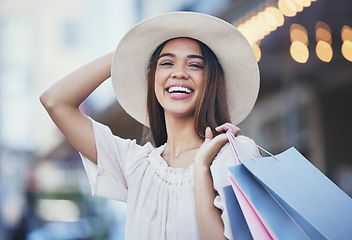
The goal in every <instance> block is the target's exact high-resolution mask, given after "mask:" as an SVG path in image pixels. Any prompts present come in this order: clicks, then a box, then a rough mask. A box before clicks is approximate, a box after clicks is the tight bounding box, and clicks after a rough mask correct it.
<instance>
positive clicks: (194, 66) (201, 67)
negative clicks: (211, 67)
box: [189, 63, 203, 69]
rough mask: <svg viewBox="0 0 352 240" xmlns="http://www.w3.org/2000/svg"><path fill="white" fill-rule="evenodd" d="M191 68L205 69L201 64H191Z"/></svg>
mask: <svg viewBox="0 0 352 240" xmlns="http://www.w3.org/2000/svg"><path fill="white" fill-rule="evenodd" d="M189 66H190V67H191V68H197V69H203V65H202V64H200V63H190V64H189Z"/></svg>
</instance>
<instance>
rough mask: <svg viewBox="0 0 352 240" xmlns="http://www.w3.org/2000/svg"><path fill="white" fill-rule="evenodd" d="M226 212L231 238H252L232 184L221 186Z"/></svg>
mask: <svg viewBox="0 0 352 240" xmlns="http://www.w3.org/2000/svg"><path fill="white" fill-rule="evenodd" d="M223 193H224V197H225V204H226V209H227V214H228V217H229V221H230V227H231V230H232V237H233V238H232V239H235V240H251V239H253V237H252V235H251V232H250V230H249V228H248V225H247V222H246V220H245V218H244V216H243V213H242V210H241V207H240V205H239V203H238V200H237V197H236V195H235V193H234V191H233V189H232V186H231V185H229V186H226V187H223Z"/></svg>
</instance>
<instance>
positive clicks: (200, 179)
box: [194, 123, 239, 239]
mask: <svg viewBox="0 0 352 240" xmlns="http://www.w3.org/2000/svg"><path fill="white" fill-rule="evenodd" d="M229 129H230V130H231V131H232V132H233V133H234V134H236V135H237V134H238V133H239V128H237V127H235V126H233V125H232V124H228V123H226V124H224V125H222V126H220V127H218V128H217V129H216V130H217V131H222V130H229ZM205 137H206V138H205V141H204V143H203V145H202V146H201V148H200V149H199V151H198V153H197V155H196V157H195V166H194V192H195V201H196V213H197V220H198V225H199V229H200V233H201V236H202V239H226V238H225V236H224V224H223V221H222V219H221V211H220V210H219V209H218V208H216V207H215V206H214V199H215V197H216V192H215V190H214V187H213V179H212V176H211V173H210V165H211V163H212V161H213V160H214V158H215V156H216V154H217V153H218V152H219V150H220V148H221V147H222V146H223V145H224V144H225V143H226V142H227V141H228V140H227V137H226V135H225V134H220V135H218V136H217V137H215V138H213V134H212V132H211V130H210V129H207V130H206V132H205Z"/></svg>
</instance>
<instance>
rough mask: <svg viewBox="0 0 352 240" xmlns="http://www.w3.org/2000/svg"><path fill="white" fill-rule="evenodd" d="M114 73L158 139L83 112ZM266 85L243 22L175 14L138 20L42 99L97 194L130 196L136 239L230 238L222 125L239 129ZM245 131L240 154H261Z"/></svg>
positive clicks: (229, 161)
mask: <svg viewBox="0 0 352 240" xmlns="http://www.w3.org/2000/svg"><path fill="white" fill-rule="evenodd" d="M112 58H113V60H111V59H112ZM146 72H147V74H146ZM110 75H111V78H112V82H113V87H114V90H115V93H116V97H117V99H118V101H119V103H120V105H121V106H122V107H123V108H124V109H125V110H126V112H127V113H129V114H130V115H131V116H132V117H134V118H135V119H136V120H138V121H139V122H141V123H143V124H144V125H146V126H148V127H150V131H151V136H152V141H153V143H154V146H153V145H152V144H151V143H147V144H145V145H144V146H140V145H138V144H136V142H135V141H134V140H125V139H121V138H119V137H117V136H113V135H112V133H111V131H110V129H109V128H108V127H106V126H104V125H102V124H100V123H97V122H95V121H94V120H92V119H90V118H88V117H87V116H85V115H84V114H83V113H82V112H80V111H79V109H78V107H79V105H80V104H81V103H82V102H83V101H84V99H86V98H87V97H88V96H89V95H90V93H91V92H92V91H94V89H96V88H97V87H98V86H99V85H100V84H101V83H102V82H103V81H105V80H106V79H107V78H109V77H110ZM146 75H147V76H146ZM258 89H259V74H258V66H257V63H256V60H255V57H254V54H253V52H252V50H251V47H250V45H249V44H248V42H247V41H246V39H245V38H244V37H243V35H242V34H240V33H239V32H238V30H237V29H235V28H234V27H233V26H232V25H230V24H228V23H226V22H224V21H222V20H220V19H218V18H215V17H212V16H208V15H205V14H199V13H191V12H175V13H168V14H164V15H159V16H155V17H152V18H149V19H146V20H144V21H142V22H141V23H139V24H137V25H136V26H135V27H133V28H132V29H131V30H130V31H129V32H128V33H127V34H126V35H125V36H124V38H123V39H122V40H121V42H120V43H119V45H118V47H117V49H116V51H115V52H114V53H109V54H107V55H105V56H103V57H101V58H99V59H97V60H95V61H93V62H91V63H89V64H87V65H85V66H83V67H82V68H80V69H78V70H76V71H74V72H73V73H71V74H69V75H68V76H66V77H65V78H63V79H61V80H59V81H58V82H56V83H55V84H54V85H53V86H52V87H50V88H49V89H48V90H47V91H46V92H44V93H43V94H42V95H41V102H42V103H43V105H44V107H45V108H46V110H47V111H48V113H49V115H50V117H51V118H52V119H53V121H54V122H55V124H56V125H57V126H58V128H59V129H60V130H61V131H62V133H63V134H64V135H65V136H66V138H67V139H68V140H69V141H70V142H71V143H72V145H73V146H74V147H75V148H76V149H77V150H78V151H79V152H80V153H81V156H82V159H83V164H84V167H85V169H86V171H87V174H88V177H89V181H90V183H91V187H92V193H93V195H99V196H103V197H107V198H111V199H116V200H120V201H125V202H126V203H127V205H126V206H127V218H126V239H200V238H202V239H226V238H231V229H230V226H229V222H228V217H227V212H226V209H225V203H224V199H223V193H222V187H224V186H226V185H229V182H228V174H227V167H229V166H231V165H233V164H234V160H233V159H234V158H233V153H232V152H231V150H230V148H229V147H228V146H227V145H225V146H224V144H225V143H226V142H227V138H226V135H225V134H223V133H222V132H223V131H227V130H229V131H231V132H232V133H234V134H235V135H237V134H238V133H239V128H237V127H236V126H235V125H233V124H238V123H239V122H241V121H242V120H243V119H244V118H245V117H246V116H247V115H248V114H249V112H250V111H251V109H252V107H253V105H254V103H255V100H256V97H257V94H258ZM230 122H232V123H230ZM214 135H216V136H215V137H214ZM238 138H239V141H241V146H244V147H245V148H246V149H242V151H240V157H242V158H244V157H246V153H247V152H248V153H250V154H252V155H254V156H258V155H259V153H258V150H257V148H256V146H255V144H254V143H253V141H252V140H250V139H249V138H246V137H243V136H240V137H238Z"/></svg>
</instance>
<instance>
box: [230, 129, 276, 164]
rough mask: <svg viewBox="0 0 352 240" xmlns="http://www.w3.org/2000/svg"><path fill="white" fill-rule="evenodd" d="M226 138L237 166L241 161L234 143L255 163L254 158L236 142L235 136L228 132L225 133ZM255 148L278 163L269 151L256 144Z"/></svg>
mask: <svg viewBox="0 0 352 240" xmlns="http://www.w3.org/2000/svg"><path fill="white" fill-rule="evenodd" d="M226 136H227V138H228V140H229V143H230V146H231V149H232V151H233V153H234V155H235V159H236V162H237V164H240V163H241V159H240V155H239V151H238V148H237V146H236V143H235V142H237V143H238V145H240V146H241V147H242V148H243V149H244V150H245V151H246V152H247V153H248V155H249V156H250V157H251V158H252V160H253V161H255V162H256V160H255V158H254V157H253V155H252V154H251V153H250V152H249V151H248V150H247V148H245V147H243V146H242V144H241V143H240V142H239V141H238V140H237V138H236V137H235V135H233V133H232V132H230V131H226ZM256 146H257V147H258V148H259V149H260V150H262V151H263V152H265V153H266V154H268V155H269V156H271V157H273V158H274V159H276V160H277V161H279V159H277V158H276V157H275V156H274V155H273V154H271V153H270V152H269V151H267V150H265V149H264V148H262V147H260V146H259V145H257V144H256Z"/></svg>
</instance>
